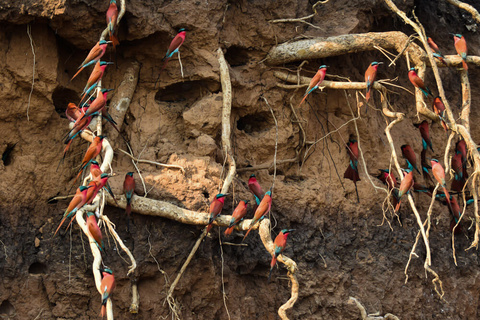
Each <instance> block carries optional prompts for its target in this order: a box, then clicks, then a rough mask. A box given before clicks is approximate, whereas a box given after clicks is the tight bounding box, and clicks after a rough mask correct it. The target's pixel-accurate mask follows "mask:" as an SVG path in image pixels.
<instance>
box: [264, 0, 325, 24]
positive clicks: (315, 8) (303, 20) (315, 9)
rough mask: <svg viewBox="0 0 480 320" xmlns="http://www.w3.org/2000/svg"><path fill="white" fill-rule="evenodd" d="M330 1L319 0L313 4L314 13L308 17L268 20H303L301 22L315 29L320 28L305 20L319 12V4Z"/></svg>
mask: <svg viewBox="0 0 480 320" xmlns="http://www.w3.org/2000/svg"><path fill="white" fill-rule="evenodd" d="M328 1H330V0H324V1H317V2H316V3H315V4H314V5H313V6H312V10H313V13H312V14H311V15H308V16H306V17H303V18H290V19H276V20H270V21H268V22H270V23H285V22H301V23H305V24H307V25H309V26H311V27H313V28H315V29H320V28H319V27H317V26H316V25H314V24H311V23H310V22H307V21H305V20H308V19H311V18H313V17H314V16H315V15H316V14H317V6H318V5H319V4H325V3H327V2H328Z"/></svg>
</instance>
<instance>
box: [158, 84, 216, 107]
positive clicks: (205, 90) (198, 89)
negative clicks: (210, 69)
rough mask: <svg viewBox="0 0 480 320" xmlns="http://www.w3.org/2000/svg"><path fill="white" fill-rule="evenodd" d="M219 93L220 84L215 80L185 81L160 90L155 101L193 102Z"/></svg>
mask: <svg viewBox="0 0 480 320" xmlns="http://www.w3.org/2000/svg"><path fill="white" fill-rule="evenodd" d="M218 92H220V83H219V82H217V81H214V80H195V81H184V82H179V83H174V84H172V85H169V86H168V87H165V88H163V89H160V90H159V91H158V92H157V94H156V95H155V100H157V101H163V102H182V101H188V102H190V101H191V102H193V101H196V100H198V99H200V98H202V97H203V96H206V95H208V94H211V93H218Z"/></svg>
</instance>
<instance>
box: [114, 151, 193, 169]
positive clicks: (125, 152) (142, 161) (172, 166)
mask: <svg viewBox="0 0 480 320" xmlns="http://www.w3.org/2000/svg"><path fill="white" fill-rule="evenodd" d="M117 150H118V151H120V152H121V153H124V154H125V155H127V156H129V157H130V159H132V160H134V161H136V162H139V163H148V164H153V165H155V166H160V167H165V168H175V169H180V170H181V171H182V173H183V174H185V168H184V167H182V166H179V165H176V164H166V163H160V162H156V161H150V160H143V159H137V158H135V157H134V156H132V155H131V154H130V153H128V152H127V151H125V150H122V149H117Z"/></svg>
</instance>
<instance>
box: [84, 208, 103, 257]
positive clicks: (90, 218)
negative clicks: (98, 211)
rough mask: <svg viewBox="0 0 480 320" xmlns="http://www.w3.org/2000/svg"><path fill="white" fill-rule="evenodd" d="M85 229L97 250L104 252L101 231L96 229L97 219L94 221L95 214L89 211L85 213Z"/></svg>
mask: <svg viewBox="0 0 480 320" xmlns="http://www.w3.org/2000/svg"><path fill="white" fill-rule="evenodd" d="M87 229H88V232H89V233H90V235H91V236H92V238H93V239H94V240H95V244H96V245H97V247H98V249H99V250H100V251H103V250H105V246H104V244H103V236H102V231H101V230H100V228H99V227H98V224H97V219H95V214H94V213H93V212H90V211H89V212H87Z"/></svg>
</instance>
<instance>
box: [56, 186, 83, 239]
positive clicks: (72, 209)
mask: <svg viewBox="0 0 480 320" xmlns="http://www.w3.org/2000/svg"><path fill="white" fill-rule="evenodd" d="M89 188H91V186H88V187H85V186H80V187H79V188H78V189H77V192H76V193H75V196H74V197H73V199H72V200H71V201H70V204H69V205H68V207H67V210H65V213H64V214H63V219H62V221H60V224H59V226H58V228H57V230H55V234H54V235H53V236H54V237H55V235H56V234H57V232H58V230H59V229H60V227H61V226H62V224H63V223H64V222H65V219H67V218H69V217H70V216H72V215H73V214H74V213H76V212H77V211H78V210H79V209H80V208H81V207H83V205H84V204H85V203H86V202H87V190H88V189H89ZM72 220H73V218H72Z"/></svg>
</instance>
